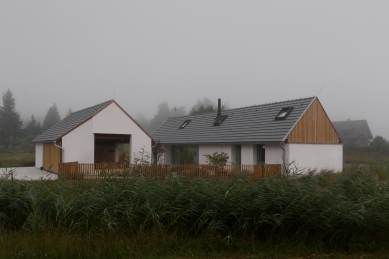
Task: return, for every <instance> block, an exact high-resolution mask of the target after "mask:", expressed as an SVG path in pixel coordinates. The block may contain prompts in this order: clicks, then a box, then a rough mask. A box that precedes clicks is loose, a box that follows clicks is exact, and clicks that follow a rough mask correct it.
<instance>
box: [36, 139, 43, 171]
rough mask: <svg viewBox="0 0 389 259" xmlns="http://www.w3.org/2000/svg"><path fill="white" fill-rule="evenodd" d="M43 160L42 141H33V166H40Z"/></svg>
mask: <svg viewBox="0 0 389 259" xmlns="http://www.w3.org/2000/svg"><path fill="white" fill-rule="evenodd" d="M42 162H43V143H35V167H36V168H41V166H42Z"/></svg>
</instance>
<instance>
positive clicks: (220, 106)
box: [217, 98, 222, 118]
mask: <svg viewBox="0 0 389 259" xmlns="http://www.w3.org/2000/svg"><path fill="white" fill-rule="evenodd" d="M221 115H222V100H221V99H220V98H219V99H218V101H217V118H218V117H220V116H221Z"/></svg>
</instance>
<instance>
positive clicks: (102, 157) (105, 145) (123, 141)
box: [94, 134, 131, 163]
mask: <svg viewBox="0 0 389 259" xmlns="http://www.w3.org/2000/svg"><path fill="white" fill-rule="evenodd" d="M130 141H131V135H129V134H94V144H95V148H94V162H95V163H112V162H127V161H130V160H129V159H130V154H131V150H130V149H131V145H130Z"/></svg>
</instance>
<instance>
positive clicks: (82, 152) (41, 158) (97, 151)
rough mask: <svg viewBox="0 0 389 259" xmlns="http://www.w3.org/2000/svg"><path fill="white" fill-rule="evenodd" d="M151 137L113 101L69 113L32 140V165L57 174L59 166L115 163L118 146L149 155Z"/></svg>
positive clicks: (117, 156) (117, 157) (117, 155)
mask: <svg viewBox="0 0 389 259" xmlns="http://www.w3.org/2000/svg"><path fill="white" fill-rule="evenodd" d="M152 140H153V139H152V137H151V136H150V135H149V134H148V133H147V132H146V131H145V130H143V129H142V127H141V126H139V125H138V123H136V122H135V120H133V119H132V118H131V116H130V115H128V114H127V113H126V112H125V111H124V110H123V109H122V108H121V107H120V106H119V105H118V104H117V103H116V102H115V101H114V100H110V101H107V102H103V103H100V104H98V105H95V106H92V107H89V108H86V109H83V110H80V111H77V112H73V113H71V114H70V115H69V116H67V117H66V118H65V119H63V120H62V121H60V122H58V123H57V124H55V125H54V126H53V127H51V128H50V129H48V130H47V131H45V132H44V133H42V134H41V135H39V136H38V137H36V138H35V139H34V140H33V142H34V143H35V166H36V167H38V168H40V167H43V168H44V169H45V170H48V169H49V168H50V170H51V171H52V172H58V165H59V163H65V162H75V161H78V162H79V163H100V162H115V161H118V160H119V145H120V144H124V145H125V146H126V147H127V148H128V151H129V154H130V157H129V159H130V162H132V161H133V157H132V156H131V154H132V152H137V151H140V149H141V148H144V150H145V151H148V152H151V142H152Z"/></svg>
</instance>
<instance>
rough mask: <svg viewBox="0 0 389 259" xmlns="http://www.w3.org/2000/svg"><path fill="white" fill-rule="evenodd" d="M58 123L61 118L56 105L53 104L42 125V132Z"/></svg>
mask: <svg viewBox="0 0 389 259" xmlns="http://www.w3.org/2000/svg"><path fill="white" fill-rule="evenodd" d="M60 121H61V116H60V115H59V112H58V107H57V105H56V104H55V103H54V104H53V106H51V107H50V108H49V110H48V111H47V113H46V117H45V119H44V121H43V125H42V131H46V130H48V129H49V128H51V127H52V126H54V125H55V124H56V123H58V122H60Z"/></svg>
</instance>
